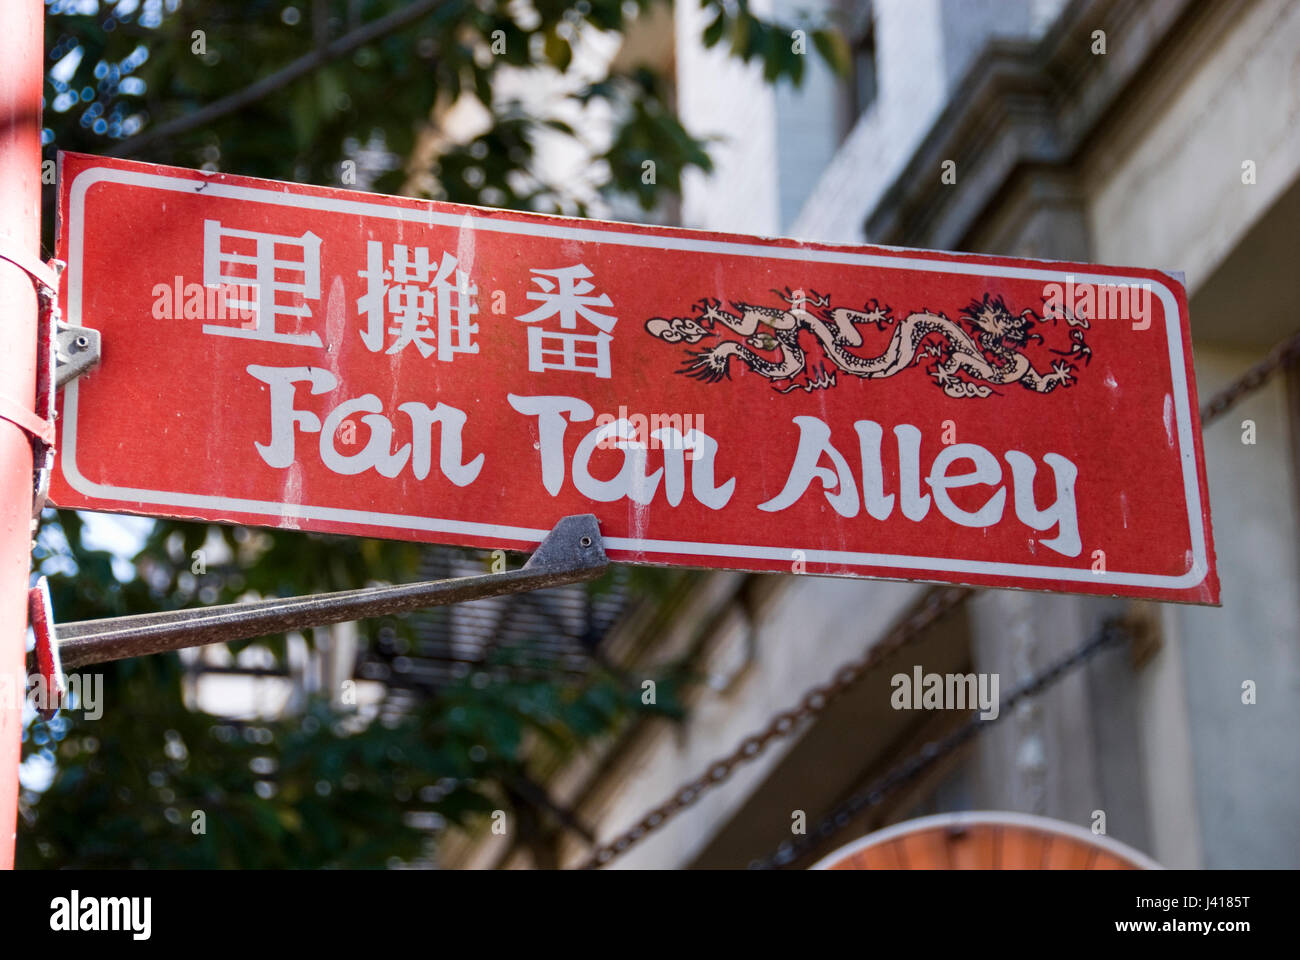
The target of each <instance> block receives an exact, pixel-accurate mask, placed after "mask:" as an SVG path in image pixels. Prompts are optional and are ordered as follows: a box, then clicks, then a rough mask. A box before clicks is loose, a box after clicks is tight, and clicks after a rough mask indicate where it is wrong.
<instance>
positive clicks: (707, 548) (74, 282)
mask: <svg viewBox="0 0 1300 960" xmlns="http://www.w3.org/2000/svg"><path fill="white" fill-rule="evenodd" d="M202 182H203V181H198V180H190V179H184V178H180V177H169V176H163V175H160V174H151V173H137V172H134V171H130V170H115V169H111V168H108V167H92V168H90V169H87V170H83V171H82V172H81V173H79V174H78V175H77V178H76V179H75V180H74V181H73V183H72V186H71V189H70V191H69V193H70V209H69V214H68V225H67V226H68V269H67V274H66V276H67V284H68V322H69V323H72V324H75V325H81V323H82V317H81V296H82V282H83V276H82V270H83V266H84V263H85V238H84V236H83V230H84V227H85V203H86V192H87V191H88V190H89V189H90V188H91V187H92V186H93V185H95V184H97V183H117V184H123V185H126V186H135V187H145V188H149V189H154V190H168V191H172V192H176V193H190V192H193V191H194V190H195V185H196V184H198V183H202ZM204 193H205V195H207V196H214V197H224V198H227V199H231V200H243V201H248V202H254V203H268V204H275V205H278V206H286V207H298V208H305V209H308V210H318V211H322V212H327V213H341V214H350V215H353V216H368V217H382V218H385V219H389V220H399V221H403V222H413V223H421V224H426V225H429V226H446V227H456V228H463V227H464V224H465V215H463V214H452V213H439V212H437V211H436V210H434V209H433V207H431V206H430V207H428V208H427V209H416V208H410V207H405V206H389V205H387V204H377V203H372V202H367V201H360V200H345V199H341V198H335V197H316V196H306V195H302V194H294V193H281V192H277V191H274V190H267V189H260V188H256V187H240V186H234V185H231V184H225V183H218V182H216V181H208V182H207V183H206V186H205V187H204ZM473 228H474V229H475V230H484V231H491V232H497V233H510V234H515V235H519V236H537V237H549V238H552V239H557V240H573V241H578V242H582V243H605V244H616V245H619V246H632V247H654V248H658V249H663V250H686V251H691V252H693V253H709V254H715V255H720V256H742V257H762V258H764V259H769V260H803V261H814V262H819V263H842V264H851V265H854V266H867V267H879V268H885V269H902V270H917V271H926V272H931V273H956V274H969V275H976V276H994V277H1005V278H1008V279H1013V280H1042V281H1043V282H1045V283H1046V282H1056V283H1064V281H1065V274H1064V273H1062V272H1059V271H1054V270H1042V269H1036V268H1031V267H1001V266H992V265H989V264H983V263H967V262H962V261H957V262H947V261H943V260H930V259H925V258H918V257H904V256H888V257H882V256H877V255H873V254H862V253H853V252H850V251H846V250H817V249H809V248H804V247H769V246H765V245H762V244H755V243H735V242H732V241H725V240H704V239H696V238H692V237H680V236H665V235H660V234H635V233H623V232H619V231H614V230H591V229H584V228H581V227H564V226H557V225H552V224H549V223H531V222H518V221H513V220H495V219H490V218H483V217H475V218H473ZM1074 280H1075V283H1076V284H1081V283H1094V284H1112V283H1139V284H1142V283H1149V284H1151V285H1152V288H1153V289H1154V290H1155V291H1156V293H1157V294H1158V295H1159V297H1160V302H1161V304H1162V306H1163V308H1164V316H1165V338H1166V340H1167V342H1168V344H1169V369H1170V374H1171V376H1170V379H1171V382H1172V384H1173V399H1174V413H1175V419H1176V420H1177V423H1178V448H1179V456H1180V460H1181V462H1182V468H1183V490H1184V494H1185V496H1186V500H1187V522H1188V530H1189V531H1190V533H1191V542H1192V565H1191V568H1190V569H1189V570H1188V571H1187V572H1186V573H1184V574H1182V575H1180V576H1168V575H1164V574H1147V573H1124V572H1121V571H1112V570H1107V571H1106V572H1105V573H1094V572H1093V571H1092V570H1091V569H1090V568H1086V567H1085V568H1072V567H1053V566H1046V565H1039V564H1023V563H996V562H990V561H983V560H953V559H948V558H944V557H909V556H897V555H894V554H880V553H856V552H851V551H843V550H807V549H803V548H794V547H764V546H757V545H747V544H716V543H698V542H691V541H679V540H642V539H635V538H627V537H606V538H605V547H606V549H610V550H626V551H630V552H637V553H643V554H656V553H657V554H676V555H681V556H698V557H727V558H732V559H740V560H744V559H749V560H783V561H784V560H789V559H790V556H791V551H792V550H794V549H802V550H803V553H804V556H805V558H806V559H807V560H808V561H811V562H813V563H824V564H830V565H842V566H845V567H876V568H879V569H898V570H911V571H933V572H936V573H950V574H977V575H981V576H996V577H1016V578H1020V579H1024V580H1042V581H1058V582H1077V583H1085V582H1086V583H1104V584H1108V585H1113V586H1133V587H1158V588H1162V589H1169V590H1183V589H1188V588H1191V587H1195V586H1196V585H1197V584H1199V583H1201V582H1202V581H1203V580H1204V579H1205V576H1206V574H1207V573H1208V572H1209V564H1208V562H1207V556H1208V550H1207V546H1206V537H1205V526H1204V522H1203V518H1202V511H1201V490H1200V483H1199V480H1198V477H1197V471H1196V454H1195V451H1196V445H1195V443H1194V439H1193V436H1192V421H1191V401H1190V399H1189V393H1188V385H1187V374H1186V371H1187V367H1186V362H1185V358H1184V356H1183V336H1182V330H1181V328H1180V326H1179V314H1178V301H1177V298H1176V297H1175V296H1174V293H1173V291H1172V290H1170V289H1169V287H1168V286H1167V285H1165V284H1164V283H1162V282H1160V281H1159V280H1152V279H1150V278H1147V277H1140V278H1139V277H1125V276H1116V275H1103V274H1074ZM64 394H65V396H64V406H63V436H62V441H63V442H62V444H61V447H62V456H61V458H60V462H61V463H62V468H63V475H64V477H65V478H66V479H67V481H68V483H69V485H70V486H71V487H72V488H73V489H74V490H76V491H77V492H79V493H81V494H84V495H85V496H88V497H99V498H103V499H108V500H119V501H127V502H137V503H147V504H157V505H160V506H166V507H175V508H178V509H185V508H191V509H199V508H201V509H215V510H228V511H232V512H236V513H243V514H255V515H260V516H269V517H278V518H295V517H301V518H303V519H308V520H324V521H328V522H332V523H344V524H359V525H360V524H364V525H366V526H370V527H389V528H392V529H395V530H420V531H425V532H429V533H449V534H461V535H464V536H474V537H484V538H487V539H496V540H509V541H515V542H523V543H540V542H541V541H542V539H543V538H544V537H545V536H546V534H547V533H548V532H549V531H547V530H542V529H536V528H533V527H510V526H500V525H497V524H492V523H473V522H469V521H461V520H444V519H439V518H435V517H416V516H408V515H406V514H394V513H374V512H371V511H367V510H350V509H343V508H339V507H323V506H312V505H309V504H282V503H275V502H271V501H265V500H244V499H238V498H231V497H218V496H203V495H198V494H186V493H178V492H175V491H163V490H142V489H132V488H128V487H112V486H107V485H105V484H99V483H94V482H92V481H90V480H89V479H87V478H86V477H85V476H83V475H82V474H81V472H80V470H78V468H77V396H78V390H77V382H76V381H75V380H74V381H73V382H72V383H70V384H68V386H67V387H66V388H64Z"/></svg>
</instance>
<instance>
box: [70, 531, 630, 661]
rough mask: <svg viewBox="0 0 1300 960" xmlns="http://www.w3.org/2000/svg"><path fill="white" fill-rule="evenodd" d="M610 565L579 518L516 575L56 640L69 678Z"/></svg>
mask: <svg viewBox="0 0 1300 960" xmlns="http://www.w3.org/2000/svg"><path fill="white" fill-rule="evenodd" d="M608 565H609V560H608V559H607V558H606V556H605V550H604V547H603V546H602V544H601V539H600V527H599V525H598V524H597V522H596V518H595V517H594V516H593V515H591V514H581V515H577V516H572V517H565V518H564V519H563V520H561V521H560V522H559V523H557V524H556V525H555V527H554V529H552V530H551V532H550V533H549V534H547V536H546V539H545V540H543V541H542V542H541V544H540V545H539V546H538V548H537V550H536V551H535V552H534V553H533V555H532V556H531V557H530V558H529V559H528V562H527V563H526V564H524V565H523V566H522V567H520V568H519V569H518V570H506V571H504V572H502V573H489V574H484V575H483V576H479V577H460V578H457V579H454V580H431V581H427V582H423V583H408V584H404V585H402V586H395V587H371V588H367V589H364V590H346V591H343V592H340V593H323V594H316V595H313V596H306V597H290V598H288V599H284V600H258V601H254V602H252V603H231V604H226V605H223V606H215V607H200V608H197V609H193V610H171V611H165V612H162V613H143V614H137V615H134V616H128V617H112V618H109V619H105V620H85V621H82V622H79V623H65V624H60V625H57V626H56V627H55V631H54V632H55V638H56V640H57V646H58V652H59V656H60V658H61V660H62V665H63V668H64V669H65V670H68V669H72V668H74V667H83V666H86V665H87V664H92V663H104V662H106V661H109V660H121V659H123V658H125V657H139V656H143V655H145V654H149V653H162V652H164V651H167V650H179V649H181V648H183V647H197V646H202V645H203V644H208V643H222V642H226V641H230V640H247V639H249V638H252V637H262V636H266V635H268V634H273V633H282V632H284V631H286V630H302V629H305V628H308V627H319V626H323V625H325V624H329V623H344V622H346V621H349V620H359V619H362V618H365V617H375V616H383V615H386V614H391V613H400V612H403V611H407V610H421V609H424V608H426V607H440V606H446V605H448V604H453V603H462V602H465V601H468V600H482V599H484V598H486V597H499V596H504V595H506V594H511V593H523V592H525V591H528V590H537V589H540V588H542V587H554V586H559V585H560V584H566V583H579V582H582V581H584V580H595V579H596V578H597V577H599V576H600V575H601V574H602V573H604V572H605V569H606V567H607V566H608Z"/></svg>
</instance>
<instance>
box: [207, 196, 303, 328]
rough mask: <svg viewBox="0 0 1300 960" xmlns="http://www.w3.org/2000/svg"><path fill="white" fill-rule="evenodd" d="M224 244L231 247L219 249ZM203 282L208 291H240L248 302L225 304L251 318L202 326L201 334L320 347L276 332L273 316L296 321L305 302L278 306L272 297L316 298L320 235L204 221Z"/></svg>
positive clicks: (291, 298)
mask: <svg viewBox="0 0 1300 960" xmlns="http://www.w3.org/2000/svg"><path fill="white" fill-rule="evenodd" d="M224 241H231V243H230V244H229V246H226V247H224V248H223V243H224ZM277 254H279V255H277ZM250 268H251V269H250ZM299 277H300V278H301V280H299V279H297V278H299ZM203 283H204V285H205V286H209V287H226V286H231V285H233V286H234V287H236V288H237V289H239V290H242V291H245V292H246V293H247V294H249V295H250V296H251V299H239V300H236V299H233V298H232V299H231V300H230V301H229V303H228V305H229V306H232V307H239V308H241V309H243V310H245V311H249V312H251V313H252V314H253V323H252V326H248V325H244V326H239V327H223V326H221V325H220V324H212V323H205V324H204V325H203V332H204V333H215V334H219V335H220V336H223V337H244V338H245V339H248V340H265V341H266V342H268V343H295V344H300V345H302V346H307V347H319V346H320V345H321V341H320V337H318V336H317V335H316V334H314V333H284V332H281V331H280V330H277V329H276V320H277V318H279V317H297V318H299V320H300V321H301V320H302V319H304V318H307V317H310V316H311V308H310V307H308V306H307V304H306V303H295V302H290V303H284V302H281V301H280V300H279V299H278V298H277V295H278V294H287V295H288V296H289V299H290V300H291V301H294V300H297V299H299V298H301V300H304V301H305V300H319V299H320V237H318V236H316V235H315V234H314V233H312V232H311V231H308V232H306V233H304V234H303V235H302V236H300V237H290V236H282V235H280V234H275V233H256V232H254V231H250V230H232V229H230V228H228V227H223V226H222V225H221V221H219V220H204V221H203Z"/></svg>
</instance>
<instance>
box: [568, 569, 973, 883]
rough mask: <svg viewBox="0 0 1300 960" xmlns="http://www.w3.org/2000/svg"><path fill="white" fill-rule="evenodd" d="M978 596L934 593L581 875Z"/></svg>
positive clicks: (603, 851) (964, 590)
mask: <svg viewBox="0 0 1300 960" xmlns="http://www.w3.org/2000/svg"><path fill="white" fill-rule="evenodd" d="M974 592H975V591H974V589H972V588H971V587H939V588H936V589H934V590H931V591H930V592H929V593H927V594H926V596H925V599H924V600H923V601H922V602H921V605H920V606H919V607H918V609H917V610H916V612H915V613H913V614H912V615H911V616H910V617H908V618H907V619H906V620H904V621H903V622H902V623H900V624H898V626H896V627H895V628H894V629H893V630H891V631H890V633H889V634H888V636H886V637H885V638H884V639H883V640H882V641H881V642H880V643H878V644H875V645H873V646H872V648H871V649H870V650H869V651H868V652H867V653H866V654H865V655H864V656H862V657H859V658H857V659H855V660H851V661H849V662H848V663H846V664H844V665H843V666H841V667H840V668H839V669H838V670H836V671H835V673H834V675H833V676H832V678H831V680H830V682H829V683H825V684H821V685H819V686H816V687H813V688H812V689H810V690H809V691H808V692H807V693H805V694H804V695H803V698H802V699H801V700H800V701H799V704H798V705H797V706H795V707H793V708H791V709H789V710H782V711H781V712H780V713H777V714H775V715H774V716H773V717H772V718H771V720H770V721H769V722H768V724H767V726H766V727H764V728H763V729H762V730H760V731H759V732H757V733H754V734H751V735H750V736H748V737H746V738H745V739H744V740H742V741H741V742H740V745H739V746H738V747H737V748H736V749H735V750H733V751H732V752H731V753H729V754H728V755H727V756H725V757H720V758H719V759H717V760H715V761H714V762H713V763H711V764H709V767H708V769H707V770H706V771H705V772H704V774H703V775H701V776H699V777H697V778H695V779H694V780H691V781H689V782H687V783H684V784H682V785H681V786H680V787H679V788H678V789H677V790H676V791H675V792H674V793H673V795H672V796H671V797H670V798H669V799H668V800H667V801H666V802H665V803H662V804H660V805H659V806H658V807H655V808H654V809H653V810H651V811H650V812H649V813H647V814H646V815H645V816H644V817H642V818H641V820H640V821H639V822H638V823H637V824H636V825H635V826H633V827H632V828H631V829H630V830H627V831H626V832H624V833H622V834H620V835H619V836H618V837H616V838H615V839H614V840H612V841H611V842H609V843H607V844H605V845H603V846H601V847H599V848H597V849H596V851H595V852H594V853H593V854H592V856H591V859H590V860H588V861H587V862H586V863H585V864H583V869H592V868H595V867H600V866H603V865H604V864H606V863H608V862H609V861H610V860H612V859H614V857H616V856H618V855H619V854H622V853H624V852H626V851H627V850H628V849H629V848H630V847H631V846H633V845H634V844H636V843H639V842H640V841H641V840H643V839H644V838H645V836H646V835H647V834H649V833H651V832H653V831H655V830H658V829H659V828H660V827H662V826H663V825H664V824H666V823H667V822H668V821H669V820H671V819H672V818H673V817H675V816H676V815H677V814H679V813H681V812H682V811H683V810H685V809H686V808H687V807H689V806H691V805H692V804H694V803H695V802H696V801H697V800H699V798H700V797H701V796H703V795H704V794H705V793H707V792H708V791H709V790H712V789H713V788H714V787H717V786H719V785H720V784H722V783H723V782H724V781H726V780H727V778H728V777H730V776H731V774H732V773H733V772H734V771H735V770H736V769H737V768H738V767H740V766H742V765H743V764H746V763H749V762H750V761H752V760H755V759H757V758H758V757H759V756H760V755H762V753H763V751H764V750H766V749H767V747H768V745H769V744H770V743H771V742H772V741H773V740H777V739H779V738H781V737H785V736H787V735H789V734H790V733H791V731H793V730H794V729H795V728H796V727H798V726H799V724H800V723H801V722H802V721H804V720H807V719H809V718H811V717H815V716H817V715H818V714H820V713H821V712H822V711H823V710H825V709H826V708H827V707H829V706H830V705H831V704H832V703H834V702H835V701H836V700H837V699H839V697H840V696H841V695H842V694H843V693H844V692H845V691H846V690H848V689H849V688H850V687H852V686H853V685H854V684H855V683H857V682H858V680H860V679H861V678H862V676H863V674H865V673H867V672H868V671H870V670H872V669H874V668H875V667H877V666H879V665H880V664H881V663H883V662H884V661H885V660H887V659H889V657H891V656H893V654H894V653H896V652H897V651H898V650H900V649H901V648H902V647H904V646H906V645H907V644H908V643H910V642H911V641H913V640H915V639H916V638H917V637H918V636H920V635H921V634H922V633H923V632H924V631H925V630H926V629H927V628H928V627H930V626H931V625H932V624H934V623H936V622H937V621H939V620H940V619H942V618H943V617H944V615H945V614H947V613H948V612H949V611H950V610H952V609H953V608H954V607H956V606H957V605H959V604H961V603H962V602H963V601H965V600H966V598H967V597H969V596H970V595H971V594H973V593H974Z"/></svg>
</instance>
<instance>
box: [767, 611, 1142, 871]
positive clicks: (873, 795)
mask: <svg viewBox="0 0 1300 960" xmlns="http://www.w3.org/2000/svg"><path fill="white" fill-rule="evenodd" d="M1128 639H1129V635H1128V632H1127V631H1125V630H1124V628H1123V627H1122V626H1120V625H1119V623H1118V622H1115V621H1110V622H1107V623H1106V624H1105V625H1104V626H1103V627H1102V628H1101V629H1100V630H1098V631H1097V633H1096V634H1095V635H1093V636H1092V637H1091V638H1090V639H1089V640H1088V641H1086V642H1085V643H1083V644H1082V645H1081V646H1079V647H1078V648H1077V649H1075V650H1074V651H1072V652H1071V653H1069V654H1068V655H1066V656H1065V657H1062V658H1061V659H1060V660H1058V661H1056V663H1054V664H1052V665H1051V666H1049V667H1047V668H1046V669H1045V670H1043V671H1042V672H1040V673H1038V674H1037V675H1036V676H1033V677H1031V678H1030V679H1029V680H1027V681H1025V682H1024V683H1023V684H1021V685H1020V686H1019V687H1016V688H1015V690H1013V691H1012V692H1011V695H1010V696H1008V697H1007V698H1006V700H1004V701H1003V702H1002V703H1001V705H1000V707H999V711H998V715H997V716H996V717H990V718H989V719H987V720H985V719H981V718H980V715H979V711H978V710H973V711H971V716H970V719H969V720H967V721H966V722H965V723H964V724H962V725H961V726H960V727H958V728H957V729H956V730H953V731H952V732H951V733H948V734H946V735H945V736H943V737H940V738H939V739H937V740H932V741H930V742H929V743H927V744H926V745H925V746H924V747H922V748H921V750H920V751H919V752H917V753H915V754H913V755H912V756H910V757H908V758H907V759H906V760H904V761H903V762H902V763H900V764H899V765H898V766H896V767H894V768H893V769H892V770H890V771H889V772H888V773H886V774H885V775H884V776H883V777H881V778H880V779H879V780H877V781H876V782H875V783H873V784H871V786H869V787H867V788H866V789H865V790H862V791H860V792H858V793H855V794H854V795H853V796H851V797H850V798H849V799H848V800H846V801H844V802H843V803H842V804H840V805H839V806H838V807H836V808H835V809H834V810H832V811H831V812H830V813H829V814H827V815H826V817H825V818H824V819H823V820H822V821H821V822H820V823H819V824H818V825H817V829H815V830H814V831H812V833H809V834H807V835H806V836H802V837H800V838H799V839H798V840H787V841H785V842H784V843H782V844H781V845H780V846H779V847H777V849H776V852H775V853H773V854H771V855H770V856H768V857H766V858H764V859H762V860H755V861H754V862H753V863H751V864H750V868H751V869H756V870H771V869H774V868H776V867H782V866H786V865H788V864H790V863H793V862H794V861H795V860H798V859H799V858H800V857H801V856H803V855H804V854H805V853H807V852H808V850H809V849H810V848H811V847H812V846H813V845H814V844H816V843H818V842H820V841H822V840H825V839H827V838H829V837H831V836H832V835H834V834H836V833H838V832H839V831H840V830H842V829H844V828H845V827H847V826H848V825H849V824H850V823H851V822H852V821H853V819H854V818H855V817H856V816H857V815H858V814H860V813H861V812H862V811H863V810H867V809H870V808H871V807H874V806H877V805H879V804H880V803H882V802H883V801H884V800H885V798H886V797H888V796H889V795H890V794H892V793H893V792H894V791H895V790H897V789H898V788H899V787H902V786H904V785H905V784H907V783H910V782H911V781H912V780H915V779H916V778H917V777H919V776H920V775H921V774H923V773H925V772H926V771H927V770H929V769H930V768H931V767H933V766H934V765H935V764H936V763H938V762H939V761H940V760H941V759H943V758H944V757H946V756H948V755H949V754H951V753H953V752H954V751H955V750H957V748H959V747H961V746H962V745H963V744H965V743H966V742H967V741H968V740H971V739H973V738H974V737H975V736H976V735H977V734H980V733H983V732H984V731H985V730H987V729H988V728H989V727H991V726H992V725H993V724H995V723H997V722H998V720H1000V719H1001V718H1002V717H1004V716H1006V715H1007V714H1008V713H1011V712H1012V711H1013V710H1014V709H1015V708H1016V706H1017V705H1018V704H1019V703H1020V702H1021V701H1022V700H1027V699H1029V698H1030V697H1036V696H1037V695H1038V694H1040V693H1042V692H1043V691H1044V690H1046V689H1047V688H1048V687H1050V686H1052V685H1053V684H1054V683H1056V681H1058V680H1060V679H1061V677H1063V676H1064V675H1065V674H1067V673H1069V672H1070V671H1071V670H1073V669H1074V668H1075V667H1077V666H1079V665H1080V664H1083V663H1085V662H1086V661H1087V660H1089V659H1090V658H1091V657H1092V656H1093V655H1094V654H1096V653H1097V652H1098V651H1100V650H1103V649H1105V648H1106V647H1108V646H1111V645H1113V644H1117V643H1120V642H1123V641H1126V640H1128Z"/></svg>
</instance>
